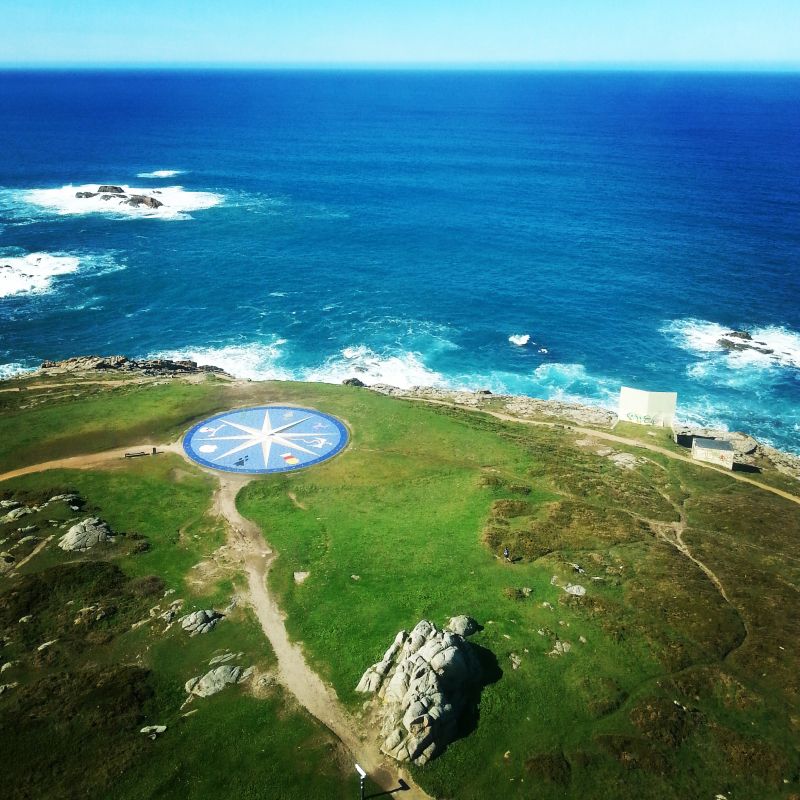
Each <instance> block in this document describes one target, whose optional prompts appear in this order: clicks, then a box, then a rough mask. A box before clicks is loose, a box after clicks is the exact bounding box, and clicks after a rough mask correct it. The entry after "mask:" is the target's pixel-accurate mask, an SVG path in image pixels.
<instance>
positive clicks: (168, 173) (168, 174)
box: [136, 169, 186, 178]
mask: <svg viewBox="0 0 800 800" xmlns="http://www.w3.org/2000/svg"><path fill="white" fill-rule="evenodd" d="M185 172H186V170H185V169H156V170H153V171H152V172H140V173H138V175H137V176H136V177H137V178H174V177H175V176H176V175H183V174H184V173H185Z"/></svg>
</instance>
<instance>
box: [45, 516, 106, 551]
mask: <svg viewBox="0 0 800 800" xmlns="http://www.w3.org/2000/svg"><path fill="white" fill-rule="evenodd" d="M113 541H114V536H113V535H112V530H111V528H110V527H109V525H108V523H107V522H103V520H101V519H100V518H99V517H88V518H87V519H85V520H83V521H81V522H78V523H77V524H76V525H73V526H72V527H71V528H70V529H69V530H68V531H67V532H66V533H65V534H64V535H63V536H62V537H61V538H60V539H59V541H58V546H59V547H60V548H61V549H62V550H67V551H70V552H72V551H84V550H88V549H89V548H91V547H94V546H95V545H96V544H100V543H101V542H113Z"/></svg>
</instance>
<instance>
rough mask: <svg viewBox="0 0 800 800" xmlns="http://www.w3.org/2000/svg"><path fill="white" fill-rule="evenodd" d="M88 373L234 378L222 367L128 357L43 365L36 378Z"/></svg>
mask: <svg viewBox="0 0 800 800" xmlns="http://www.w3.org/2000/svg"><path fill="white" fill-rule="evenodd" d="M84 372H106V373H109V372H111V373H139V374H141V375H148V376H177V375H198V374H201V373H213V374H215V375H220V376H223V377H226V378H233V376H232V375H229V374H228V373H227V372H225V370H223V369H221V368H220V367H214V366H211V365H209V364H198V363H197V362H196V361H189V360H184V359H181V360H177V361H173V360H172V359H169V358H145V359H135V358H128V357H127V356H76V357H74V358H66V359H64V360H63V361H43V362H42V364H41V366H40V367H39V369H38V370H37V371H36V372H35V373H33V374H39V375H63V374H67V373H69V374H77V373H84Z"/></svg>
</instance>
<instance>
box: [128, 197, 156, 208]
mask: <svg viewBox="0 0 800 800" xmlns="http://www.w3.org/2000/svg"><path fill="white" fill-rule="evenodd" d="M125 204H126V205H129V206H133V207H134V208H138V207H139V206H146V207H147V208H161V206H163V205H164V204H163V203H162V202H161V201H160V200H156V199H155V197H147V196H146V195H143V194H132V195H131V196H130V197H129V198H128V199H127V200H126V201H125Z"/></svg>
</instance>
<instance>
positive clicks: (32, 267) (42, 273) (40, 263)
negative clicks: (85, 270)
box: [0, 253, 81, 298]
mask: <svg viewBox="0 0 800 800" xmlns="http://www.w3.org/2000/svg"><path fill="white" fill-rule="evenodd" d="M80 266H81V260H80V259H79V258H78V257H77V256H69V255H63V254H55V253H29V254H28V255H26V256H0V298H2V297H10V296H12V295H15V294H41V293H44V292H47V291H49V290H50V288H51V284H52V282H53V278H55V277H56V276H57V275H67V274H69V273H71V272H77V270H78V269H79V268H80Z"/></svg>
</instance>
